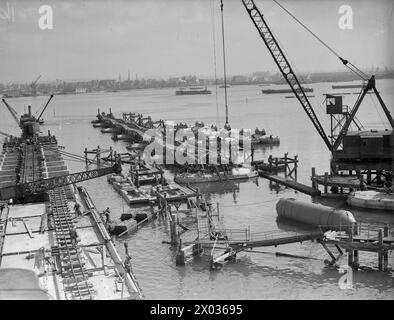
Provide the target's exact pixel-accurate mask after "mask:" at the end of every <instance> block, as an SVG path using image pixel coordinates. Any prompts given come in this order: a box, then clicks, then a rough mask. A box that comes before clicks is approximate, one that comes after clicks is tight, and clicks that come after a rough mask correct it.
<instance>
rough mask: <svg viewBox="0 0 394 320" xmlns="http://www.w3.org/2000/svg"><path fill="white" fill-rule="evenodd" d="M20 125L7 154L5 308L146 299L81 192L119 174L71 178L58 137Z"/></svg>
mask: <svg viewBox="0 0 394 320" xmlns="http://www.w3.org/2000/svg"><path fill="white" fill-rule="evenodd" d="M20 125H21V129H22V135H21V137H13V136H11V135H8V137H7V138H6V140H5V142H4V144H3V148H2V149H3V151H2V153H1V154H0V300H2V299H10V300H17V299H28V300H93V299H97V300H112V299H132V300H134V299H142V298H143V295H142V292H141V289H140V288H139V286H138V283H137V281H136V279H135V276H134V275H133V273H132V272H131V267H130V264H129V259H128V260H127V259H126V260H125V261H122V259H121V258H120V256H119V254H118V252H117V250H116V248H115V245H114V243H113V242H112V240H111V237H110V236H109V234H108V230H107V228H106V226H105V221H104V219H103V217H102V214H100V213H99V212H98V210H97V209H96V207H95V206H94V204H93V202H92V199H91V198H90V195H89V194H88V192H87V190H86V189H85V188H81V187H76V186H75V184H74V183H75V182H80V181H84V180H88V179H91V178H92V177H93V176H96V177H97V176H101V175H105V174H107V173H109V172H112V171H114V170H112V169H111V168H108V167H107V168H105V169H104V170H103V169H97V170H91V171H85V172H79V173H75V174H70V173H69V171H68V167H67V165H66V163H65V161H64V160H63V157H62V153H63V152H62V151H61V149H60V148H59V146H58V144H57V139H56V137H55V136H53V135H51V134H50V132H48V135H45V136H39V135H38V132H39V129H38V128H37V127H38V125H37V122H36V121H34V119H30V120H29V119H26V118H25V119H24V121H23V122H22V121H21V122H20ZM108 169H109V170H108ZM100 170H101V171H100ZM126 257H128V255H127V254H126Z"/></svg>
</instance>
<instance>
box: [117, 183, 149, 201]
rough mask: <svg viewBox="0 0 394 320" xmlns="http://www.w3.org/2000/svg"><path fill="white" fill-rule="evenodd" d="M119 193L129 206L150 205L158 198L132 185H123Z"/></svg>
mask: <svg viewBox="0 0 394 320" xmlns="http://www.w3.org/2000/svg"><path fill="white" fill-rule="evenodd" d="M119 193H120V195H121V196H122V198H123V199H124V200H125V201H126V202H127V204H128V205H133V204H141V203H149V202H150V201H155V200H156V197H155V196H152V195H151V194H149V192H147V191H145V190H143V189H141V188H137V187H135V186H133V185H131V184H123V185H122V188H121V189H120V190H119Z"/></svg>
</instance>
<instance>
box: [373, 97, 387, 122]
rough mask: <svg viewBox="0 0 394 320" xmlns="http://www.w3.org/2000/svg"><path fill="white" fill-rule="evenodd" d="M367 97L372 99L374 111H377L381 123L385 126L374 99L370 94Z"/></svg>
mask: <svg viewBox="0 0 394 320" xmlns="http://www.w3.org/2000/svg"><path fill="white" fill-rule="evenodd" d="M369 97H370V98H371V101H372V103H373V105H374V107H375V109H376V112H377V113H378V115H379V118H380V121H381V122H382V125H383V126H385V122H384V120H383V118H382V116H381V114H380V112H379V108H378V107H377V105H376V103H375V100H374V99H373V98H372V97H371V96H369Z"/></svg>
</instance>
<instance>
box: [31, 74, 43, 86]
mask: <svg viewBox="0 0 394 320" xmlns="http://www.w3.org/2000/svg"><path fill="white" fill-rule="evenodd" d="M40 78H41V75H39V76H38V77H37V79H36V80H34V81H33V82H32V83H31V85H32V86H35V85H36V84H37V82H38V80H40Z"/></svg>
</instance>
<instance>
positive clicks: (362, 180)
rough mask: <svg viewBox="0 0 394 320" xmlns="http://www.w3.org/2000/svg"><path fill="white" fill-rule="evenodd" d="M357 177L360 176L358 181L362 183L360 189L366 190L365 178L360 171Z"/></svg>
mask: <svg viewBox="0 0 394 320" xmlns="http://www.w3.org/2000/svg"><path fill="white" fill-rule="evenodd" d="M357 175H358V180H359V181H360V186H359V188H360V190H364V177H363V175H362V174H361V172H360V171H357Z"/></svg>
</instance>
